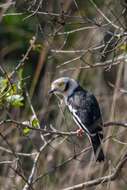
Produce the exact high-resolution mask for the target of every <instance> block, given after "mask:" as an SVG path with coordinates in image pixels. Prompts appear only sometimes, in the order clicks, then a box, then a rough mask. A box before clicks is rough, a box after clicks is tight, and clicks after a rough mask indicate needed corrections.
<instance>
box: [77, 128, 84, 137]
mask: <svg viewBox="0 0 127 190" xmlns="http://www.w3.org/2000/svg"><path fill="white" fill-rule="evenodd" d="M76 132H77V137H82V136H83V134H84V130H83V129H82V128H79V129H78V130H77V131H76Z"/></svg>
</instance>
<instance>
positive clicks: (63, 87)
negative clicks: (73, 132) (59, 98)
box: [49, 77, 104, 162]
mask: <svg viewBox="0 0 127 190" xmlns="http://www.w3.org/2000/svg"><path fill="white" fill-rule="evenodd" d="M49 93H54V94H58V95H59V94H60V95H63V97H64V100H65V104H66V105H67V106H68V108H69V110H70V112H71V113H72V116H73V119H74V121H75V122H76V123H77V125H78V126H79V130H78V131H77V132H78V133H77V134H78V135H81V134H82V133H83V132H84V131H85V132H86V134H87V136H88V137H89V140H90V142H91V144H92V147H93V151H94V154H95V158H96V160H97V161H99V162H100V161H104V153H103V150H102V147H101V141H102V139H103V131H102V126H103V122H102V116H101V112H100V108H99V104H98V102H97V100H96V98H95V96H94V95H93V94H92V93H90V92H88V91H86V90H84V89H83V88H82V87H81V86H80V85H79V84H78V82H77V81H75V80H74V79H71V78H69V77H62V78H59V79H57V80H55V81H53V82H52V84H51V90H50V92H49Z"/></svg>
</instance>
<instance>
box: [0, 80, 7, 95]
mask: <svg viewBox="0 0 127 190" xmlns="http://www.w3.org/2000/svg"><path fill="white" fill-rule="evenodd" d="M7 87H8V80H7V79H4V78H3V77H0V93H1V94H2V93H3V92H4V90H5V89H6V88H7Z"/></svg>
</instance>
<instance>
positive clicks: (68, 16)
mask: <svg viewBox="0 0 127 190" xmlns="http://www.w3.org/2000/svg"><path fill="white" fill-rule="evenodd" d="M126 43H127V1H126V0H114V1H113V0H85V1H82V0H78V1H77V0H64V1H62V0H47V1H46V0H32V1H26V0H17V1H12V0H5V1H1V2H0V189H1V190H10V189H12V190H14V189H16V190H19V189H23V190H27V189H30V190H31V189H32V190H33V189H37V190H42V189H45V190H57V189H64V188H65V187H69V186H73V185H75V184H79V183H82V182H85V181H89V180H92V179H96V178H97V177H101V176H104V175H110V174H111V173H112V171H114V168H115V167H116V165H117V163H118V162H119V160H120V159H121V158H122V157H123V156H124V154H125V153H126V151H127V148H126V146H127V142H126V136H127V135H126V132H127V131H126V130H127V129H126V128H125V125H126V121H127V112H126V110H127V90H126V88H127V64H126V63H127V44H126ZM62 76H69V77H72V78H74V79H76V80H77V81H79V83H80V84H81V86H82V87H83V88H85V89H87V90H89V91H91V92H93V93H94V94H95V96H96V98H97V100H98V101H99V104H100V108H101V112H102V116H103V121H104V124H105V127H104V138H105V140H104V143H103V148H104V152H105V155H106V161H105V163H104V164H103V163H95V162H94V161H93V162H91V159H92V150H91V149H90V148H89V149H88V150H87V149H86V148H87V147H89V145H90V144H89V141H88V138H87V136H86V135H85V134H84V136H83V137H82V138H78V137H77V136H76V135H74V134H72V135H69V132H70V131H71V132H72V131H76V129H77V126H76V124H75V123H74V122H73V120H72V118H71V115H70V113H69V112H68V109H67V108H66V107H65V105H64V103H63V102H62V101H61V100H60V99H59V98H58V97H55V96H52V97H51V96H49V95H48V91H49V89H50V85H51V82H52V81H53V80H55V79H57V78H59V77H62ZM109 122H112V123H113V124H112V125H108V124H107V123H109ZM116 123H117V124H116ZM118 123H119V125H118ZM106 124H107V125H106ZM25 125H26V126H25ZM27 125H28V126H27ZM29 126H30V127H32V128H34V129H35V130H34V129H33V130H32V129H30V128H29ZM123 126H124V127H123ZM36 129H40V130H36ZM44 129H45V130H47V131H49V132H47V133H45V134H42V133H41V130H42V131H43V130H44ZM56 130H57V131H56ZM51 131H53V132H54V133H50V132H51ZM55 132H67V134H63V135H62V134H55ZM46 143H47V144H46ZM43 146H45V147H44V148H42V147H43ZM41 148H42V149H41ZM39 151H40V152H39ZM38 152H39V154H38ZM37 155H38V158H37V157H36V156H37ZM36 158H37V160H36ZM34 164H35V166H34ZM32 169H33V174H32ZM30 175H31V176H32V177H31V179H30ZM126 178H127V172H126V164H125V165H124V168H123V169H122V171H121V173H120V175H119V176H118V178H117V179H116V180H115V181H113V182H111V181H109V182H108V183H105V184H99V185H97V186H93V187H90V188H89V189H111V190H114V189H115V190H119V189H121V190H122V189H123V190H124V189H126V188H127V179H126ZM29 180H30V181H29ZM27 183H30V185H28V184H27ZM25 185H26V186H25ZM27 185H28V187H27ZM25 188H26V189H25Z"/></svg>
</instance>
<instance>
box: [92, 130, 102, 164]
mask: <svg viewBox="0 0 127 190" xmlns="http://www.w3.org/2000/svg"><path fill="white" fill-rule="evenodd" d="M90 138H91V143H92V147H93V151H94V154H95V158H96V161H99V162H101V161H104V159H105V156H104V153H103V150H102V147H101V138H100V137H99V134H98V133H97V134H96V135H95V136H90Z"/></svg>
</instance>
